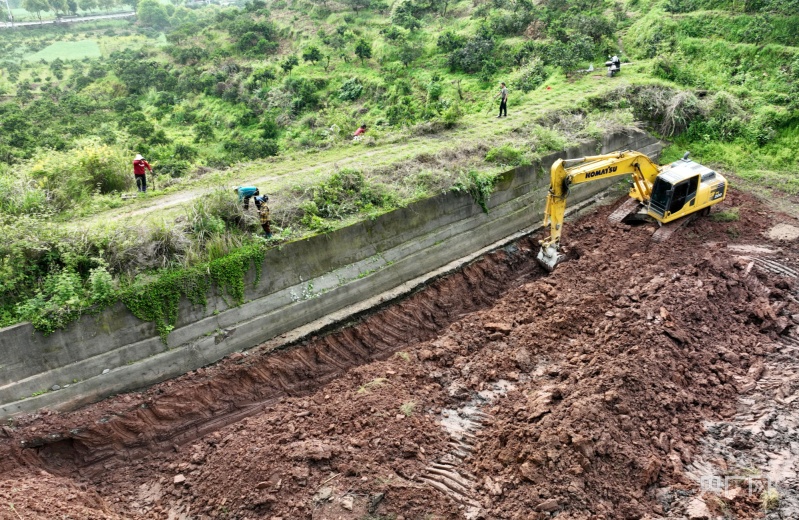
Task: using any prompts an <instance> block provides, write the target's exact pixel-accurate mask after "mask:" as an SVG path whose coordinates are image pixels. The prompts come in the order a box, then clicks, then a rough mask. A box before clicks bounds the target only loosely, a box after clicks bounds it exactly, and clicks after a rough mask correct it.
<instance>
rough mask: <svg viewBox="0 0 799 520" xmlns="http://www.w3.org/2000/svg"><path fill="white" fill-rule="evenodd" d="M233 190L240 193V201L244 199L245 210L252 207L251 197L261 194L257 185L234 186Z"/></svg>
mask: <svg viewBox="0 0 799 520" xmlns="http://www.w3.org/2000/svg"><path fill="white" fill-rule="evenodd" d="M233 191H235V192H236V193H237V194H238V196H239V202H241V201H242V200H243V201H244V211H247V210H248V209H250V198H251V197H257V196H258V195H260V194H261V192H259V191H258V188H256V187H255V186H233Z"/></svg>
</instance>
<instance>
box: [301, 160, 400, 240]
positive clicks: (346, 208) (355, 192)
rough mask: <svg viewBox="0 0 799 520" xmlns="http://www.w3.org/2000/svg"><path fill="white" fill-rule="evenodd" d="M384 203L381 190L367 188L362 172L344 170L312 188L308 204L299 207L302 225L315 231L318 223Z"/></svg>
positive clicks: (368, 186) (383, 195) (340, 217)
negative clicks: (300, 208)
mask: <svg viewBox="0 0 799 520" xmlns="http://www.w3.org/2000/svg"><path fill="white" fill-rule="evenodd" d="M386 202H387V200H386V198H385V194H384V193H383V192H382V190H380V189H377V188H376V187H373V186H370V185H369V184H367V182H366V179H365V178H364V176H363V174H362V173H361V172H359V171H357V170H351V169H343V170H340V171H338V172H336V173H334V174H333V175H332V176H331V177H330V178H329V179H328V180H327V181H325V182H323V183H321V184H319V185H318V186H315V187H314V188H313V192H312V198H311V200H310V201H307V202H306V203H304V204H303V205H302V210H303V213H304V216H303V219H302V223H303V224H305V225H307V226H309V227H311V228H317V229H318V226H319V225H321V222H320V221H319V219H342V218H344V217H346V216H348V215H352V214H354V213H357V212H359V211H368V210H370V209H372V208H378V207H382V206H384V205H385V203H386Z"/></svg>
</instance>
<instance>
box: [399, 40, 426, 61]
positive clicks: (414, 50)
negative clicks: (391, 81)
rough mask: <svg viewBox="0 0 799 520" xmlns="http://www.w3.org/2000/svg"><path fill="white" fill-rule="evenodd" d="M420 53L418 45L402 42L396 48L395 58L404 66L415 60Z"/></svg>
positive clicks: (420, 49) (420, 48)
mask: <svg viewBox="0 0 799 520" xmlns="http://www.w3.org/2000/svg"><path fill="white" fill-rule="evenodd" d="M421 55H422V47H421V46H420V45H417V44H414V43H409V42H402V44H401V45H400V47H399V49H398V50H397V59H399V60H400V61H401V62H402V64H403V65H405V67H407V66H408V65H410V64H411V63H413V62H414V61H416V60H417V59H418V58H419V57H420V56H421Z"/></svg>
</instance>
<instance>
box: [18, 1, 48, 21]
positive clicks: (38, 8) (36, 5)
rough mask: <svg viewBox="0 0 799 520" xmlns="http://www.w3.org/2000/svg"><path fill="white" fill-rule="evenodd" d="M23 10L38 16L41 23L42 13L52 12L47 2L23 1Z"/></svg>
mask: <svg viewBox="0 0 799 520" xmlns="http://www.w3.org/2000/svg"><path fill="white" fill-rule="evenodd" d="M22 8H23V9H25V10H26V11H28V12H31V13H34V14H36V17H37V18H39V21H40V22H41V21H42V11H49V10H50V6H49V5H48V3H47V0H22Z"/></svg>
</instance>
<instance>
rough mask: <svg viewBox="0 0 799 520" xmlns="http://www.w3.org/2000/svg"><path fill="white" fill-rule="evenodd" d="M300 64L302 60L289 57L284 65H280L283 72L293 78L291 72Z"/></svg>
mask: <svg viewBox="0 0 799 520" xmlns="http://www.w3.org/2000/svg"><path fill="white" fill-rule="evenodd" d="M299 64H300V60H298V59H297V57H296V56H293V55H292V56H287V57H286V59H285V60H283V63H281V64H280V68H281V69H283V72H285V73H286V74H288V75H289V76H291V70H292V69H293V68H294V67H296V66H297V65H299Z"/></svg>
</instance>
